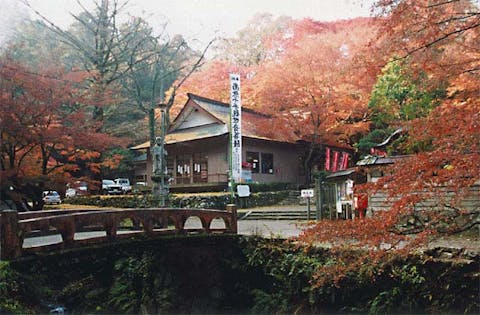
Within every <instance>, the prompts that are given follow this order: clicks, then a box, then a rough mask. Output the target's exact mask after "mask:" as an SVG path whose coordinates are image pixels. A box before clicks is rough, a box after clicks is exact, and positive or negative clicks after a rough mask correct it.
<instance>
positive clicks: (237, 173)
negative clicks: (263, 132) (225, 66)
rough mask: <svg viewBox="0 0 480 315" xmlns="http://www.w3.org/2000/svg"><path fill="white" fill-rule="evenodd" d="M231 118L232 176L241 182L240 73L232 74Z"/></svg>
mask: <svg viewBox="0 0 480 315" xmlns="http://www.w3.org/2000/svg"><path fill="white" fill-rule="evenodd" d="M230 119H231V133H232V134H231V139H232V140H231V141H232V143H231V146H232V177H233V179H234V180H235V181H237V182H239V181H240V179H241V174H242V101H241V98H240V75H239V74H230Z"/></svg>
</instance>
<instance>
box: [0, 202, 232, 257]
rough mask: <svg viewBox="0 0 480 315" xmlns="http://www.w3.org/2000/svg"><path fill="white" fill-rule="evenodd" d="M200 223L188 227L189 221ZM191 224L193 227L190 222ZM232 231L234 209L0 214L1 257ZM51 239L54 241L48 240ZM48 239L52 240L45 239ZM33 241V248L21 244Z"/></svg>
mask: <svg viewBox="0 0 480 315" xmlns="http://www.w3.org/2000/svg"><path fill="white" fill-rule="evenodd" d="M192 220H193V221H195V220H196V221H197V223H198V222H200V224H197V226H194V227H191V226H192V224H187V225H188V226H189V227H186V223H187V222H189V221H192ZM193 225H195V224H193ZM192 233H205V234H210V233H227V234H236V233H237V211H236V207H235V205H227V209H226V210H225V211H223V210H208V209H180V208H158V209H88V210H49V211H34V212H20V213H19V212H17V211H14V210H4V211H1V212H0V237H1V243H0V244H1V248H0V259H2V260H11V259H16V258H19V257H21V256H24V255H28V254H31V253H38V252H46V251H50V250H56V249H68V248H75V247H82V246H86V245H91V244H98V243H108V242H112V243H113V242H115V241H118V240H121V239H126V238H140V239H149V238H154V237H158V236H161V235H185V234H192ZM52 235H55V236H56V241H54V242H53V243H51V242H50V243H49V242H46V241H45V240H46V239H47V237H48V236H52ZM50 238H51V237H50ZM32 239H37V241H36V242H35V245H34V246H31V245H30V246H25V240H32Z"/></svg>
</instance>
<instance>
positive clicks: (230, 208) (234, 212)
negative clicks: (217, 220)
mask: <svg viewBox="0 0 480 315" xmlns="http://www.w3.org/2000/svg"><path fill="white" fill-rule="evenodd" d="M226 209H227V211H228V212H231V214H232V216H231V218H232V219H231V221H230V222H231V223H230V228H231V229H232V232H233V233H235V234H237V232H238V227H237V205H236V204H234V203H229V204H227V207H226Z"/></svg>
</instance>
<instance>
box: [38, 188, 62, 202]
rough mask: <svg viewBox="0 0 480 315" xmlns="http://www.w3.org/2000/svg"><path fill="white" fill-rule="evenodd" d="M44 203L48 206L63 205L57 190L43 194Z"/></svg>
mask: <svg viewBox="0 0 480 315" xmlns="http://www.w3.org/2000/svg"><path fill="white" fill-rule="evenodd" d="M43 202H44V203H45V204H46V205H53V204H61V203H62V199H61V198H60V194H59V193H58V192H56V191H55V190H47V191H44V192H43Z"/></svg>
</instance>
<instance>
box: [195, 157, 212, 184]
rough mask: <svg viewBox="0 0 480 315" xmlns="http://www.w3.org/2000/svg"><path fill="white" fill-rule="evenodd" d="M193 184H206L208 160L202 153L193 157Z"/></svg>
mask: <svg viewBox="0 0 480 315" xmlns="http://www.w3.org/2000/svg"><path fill="white" fill-rule="evenodd" d="M193 182H194V183H206V182H208V158H207V156H206V155H205V154H203V153H195V154H194V155H193Z"/></svg>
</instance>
